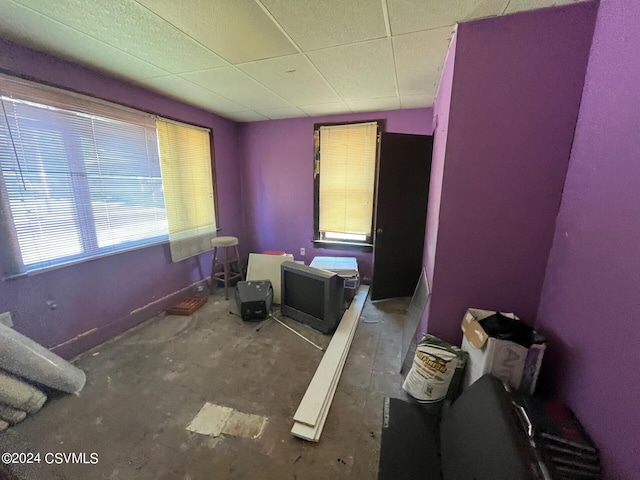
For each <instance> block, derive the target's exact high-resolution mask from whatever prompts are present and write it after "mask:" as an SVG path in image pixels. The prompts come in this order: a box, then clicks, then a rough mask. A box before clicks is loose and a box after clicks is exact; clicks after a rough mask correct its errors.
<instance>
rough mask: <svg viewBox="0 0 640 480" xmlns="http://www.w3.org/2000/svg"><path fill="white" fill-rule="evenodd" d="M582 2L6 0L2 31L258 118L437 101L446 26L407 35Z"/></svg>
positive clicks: (217, 109)
mask: <svg viewBox="0 0 640 480" xmlns="http://www.w3.org/2000/svg"><path fill="white" fill-rule="evenodd" d="M580 1H585V0H526V1H525V0H456V1H455V2H454V3H451V4H448V3H446V2H445V3H441V2H440V0H350V1H349V2H348V3H343V2H341V1H338V0H327V2H326V3H320V4H318V3H317V2H316V1H315V0H296V2H289V0H188V1H187V0H185V3H184V4H182V5H180V8H182V10H177V9H175V8H174V6H173V4H172V2H171V1H170V0H113V1H110V2H108V4H104V3H102V2H100V0H58V1H56V2H55V3H53V2H52V3H48V2H47V0H0V38H7V39H9V40H12V41H15V42H18V43H22V44H25V45H26V46H28V47H30V48H35V49H37V50H42V51H45V52H48V53H51V54H53V55H56V56H59V57H60V58H63V59H66V60H69V61H72V62H76V63H79V64H81V65H85V66H88V67H90V68H94V69H98V70H100V71H103V72H105V73H107V74H111V75H114V76H116V77H117V78H120V79H122V80H124V81H129V82H132V83H134V84H136V85H139V86H142V87H145V88H149V89H152V90H154V91H156V92H159V93H160V94H162V95H166V96H169V97H172V98H175V99H177V100H179V101H183V102H186V103H189V104H192V105H195V106H197V107H199V108H202V109H204V110H207V111H210V112H212V113H215V114H218V115H221V116H223V117H228V118H230V119H232V120H235V121H240V122H247V121H249V122H250V121H261V120H265V119H276V118H291V117H301V116H302V117H304V116H317V115H333V114H343V113H349V112H363V111H377V110H385V109H396V108H400V109H406V108H426V107H429V106H432V104H433V99H434V97H435V93H436V91H437V86H438V85H437V83H438V78H439V75H440V73H441V71H442V63H443V62H442V61H441V59H444V58H445V57H446V51H445V47H446V48H448V42H444V41H443V40H444V39H445V37H446V35H447V33H446V32H444V31H443V32H442V33H440V34H436V33H434V34H433V35H431V36H430V35H417V36H416V37H415V38H414V39H409V38H406V39H402V40H401V37H402V36H403V35H413V34H424V33H425V32H427V31H430V30H437V29H440V28H444V27H447V28H450V31H451V32H452V31H453V29H454V27H455V24H457V23H459V22H463V21H469V20H473V19H476V18H483V17H487V16H500V15H509V14H512V13H517V12H520V11H525V10H531V9H537V8H548V7H555V6H562V5H567V4H571V3H577V2H580ZM270 8H271V9H272V10H270ZM450 21H453V22H454V23H453V24H452V25H451V26H449V25H443V23H445V22H450ZM216 22H222V23H216ZM214 25H219V26H220V28H217V29H214V30H212V26H214ZM349 26H352V27H353V28H349ZM288 29H290V31H288ZM29 32H31V33H29ZM34 32H35V33H34ZM243 32H245V33H243ZM449 35H450V33H449ZM259 39H264V42H263V43H261V42H260V41H259ZM382 39H385V40H386V42H388V43H390V45H388V43H384V42H382V43H380V42H381V41H382ZM233 40H237V42H236V43H233V42H232V41H233ZM376 41H378V43H376ZM136 42H137V43H136ZM367 42H373V44H372V45H371V46H370V47H367V46H365V45H364V44H366V43H367ZM445 43H447V45H444V44H445ZM387 45H388V46H387ZM330 49H337V50H335V52H333V51H329V50H330ZM320 52H322V53H320ZM314 53H316V54H314ZM378 53H379V55H378ZM416 55H417V57H416ZM288 56H290V57H291V58H290V59H287V57H288ZM296 56H297V58H296ZM332 56H335V58H333V57H332ZM279 58H280V59H281V60H280V61H276V59H279ZM332 58H333V60H332ZM412 58H417V61H415V62H414V61H412ZM316 60H317V61H318V62H320V63H316ZM262 62H266V63H262ZM250 64H253V65H250ZM289 65H290V66H289ZM243 66H246V67H247V68H244V67H243ZM249 66H251V68H249ZM289 68H290V69H292V71H291V73H293V72H295V71H296V70H295V69H299V72H298V73H296V74H293V75H291V76H288V75H286V74H287V73H290V72H289V70H288V69H289ZM391 68H393V72H391V71H390V69H391ZM392 82H393V85H392ZM434 82H435V85H433V84H434ZM434 89H435V91H432V90H434Z"/></svg>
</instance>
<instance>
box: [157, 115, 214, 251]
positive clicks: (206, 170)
mask: <svg viewBox="0 0 640 480" xmlns="http://www.w3.org/2000/svg"><path fill="white" fill-rule="evenodd" d="M157 127H158V141H159V145H160V163H161V165H162V178H163V180H164V200H165V205H166V211H167V219H168V222H169V242H170V245H171V259H172V260H173V261H174V262H177V261H178V260H182V259H185V258H188V257H192V256H194V255H197V254H198V253H202V252H205V251H207V250H211V248H212V247H211V239H212V238H213V237H214V236H215V233H216V217H215V203H214V194H213V176H212V168H211V138H210V136H209V131H208V130H204V129H201V128H197V127H193V126H190V125H185V124H179V123H176V122H171V121H167V120H158V122H157Z"/></svg>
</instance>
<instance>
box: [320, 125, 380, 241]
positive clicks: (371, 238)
mask: <svg viewBox="0 0 640 480" xmlns="http://www.w3.org/2000/svg"><path fill="white" fill-rule="evenodd" d="M364 123H376V124H377V132H376V153H375V174H374V186H373V211H372V215H371V234H370V236H368V237H367V239H366V240H365V241H361V242H360V241H350V240H340V239H325V238H322V234H321V232H320V128H321V127H334V126H341V125H358V124H364ZM385 127H386V122H385V120H384V119H381V118H378V119H371V120H356V121H350V122H323V123H314V124H313V246H314V247H316V248H330V249H334V250H353V251H361V252H372V251H373V244H374V241H375V218H376V208H377V202H378V175H379V166H380V140H381V137H382V132H384V131H385Z"/></svg>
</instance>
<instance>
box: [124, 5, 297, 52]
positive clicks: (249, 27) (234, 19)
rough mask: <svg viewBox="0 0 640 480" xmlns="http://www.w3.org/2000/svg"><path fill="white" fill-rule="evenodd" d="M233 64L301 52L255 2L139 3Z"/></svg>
mask: <svg viewBox="0 0 640 480" xmlns="http://www.w3.org/2000/svg"><path fill="white" fill-rule="evenodd" d="M137 1H138V2H139V3H141V4H142V5H144V6H145V7H147V8H149V9H150V10H152V11H153V12H155V13H157V14H158V15H160V16H161V17H162V18H164V19H165V20H167V21H168V22H170V23H172V24H173V25H175V26H176V27H177V28H179V29H180V30H182V31H183V32H185V33H186V34H187V35H189V36H191V37H193V38H194V39H196V40H197V41H198V42H200V43H202V44H203V45H204V46H205V47H208V48H210V49H211V50H213V51H214V52H215V53H217V54H218V55H220V56H221V57H223V58H224V59H226V60H227V61H228V62H230V63H243V62H251V61H254V60H261V59H264V58H271V57H279V56H282V55H289V54H292V53H296V52H297V51H298V50H297V49H296V47H295V46H294V45H293V44H292V43H291V42H290V41H289V39H288V38H287V37H286V35H284V34H283V33H282V32H281V31H280V29H279V28H278V26H277V25H276V24H275V23H273V21H272V20H271V18H269V15H267V14H266V13H265V11H264V10H263V9H262V8H261V7H260V6H259V5H258V4H257V3H256V2H255V0H233V1H218V2H214V1H211V0H180V3H179V7H178V6H177V5H176V1H175V0H137Z"/></svg>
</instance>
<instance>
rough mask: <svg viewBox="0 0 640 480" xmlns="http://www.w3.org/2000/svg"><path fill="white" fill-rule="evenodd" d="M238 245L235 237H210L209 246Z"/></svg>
mask: <svg viewBox="0 0 640 480" xmlns="http://www.w3.org/2000/svg"><path fill="white" fill-rule="evenodd" d="M235 245H238V238H237V237H215V238H212V239H211V246H213V247H233V246H235Z"/></svg>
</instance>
